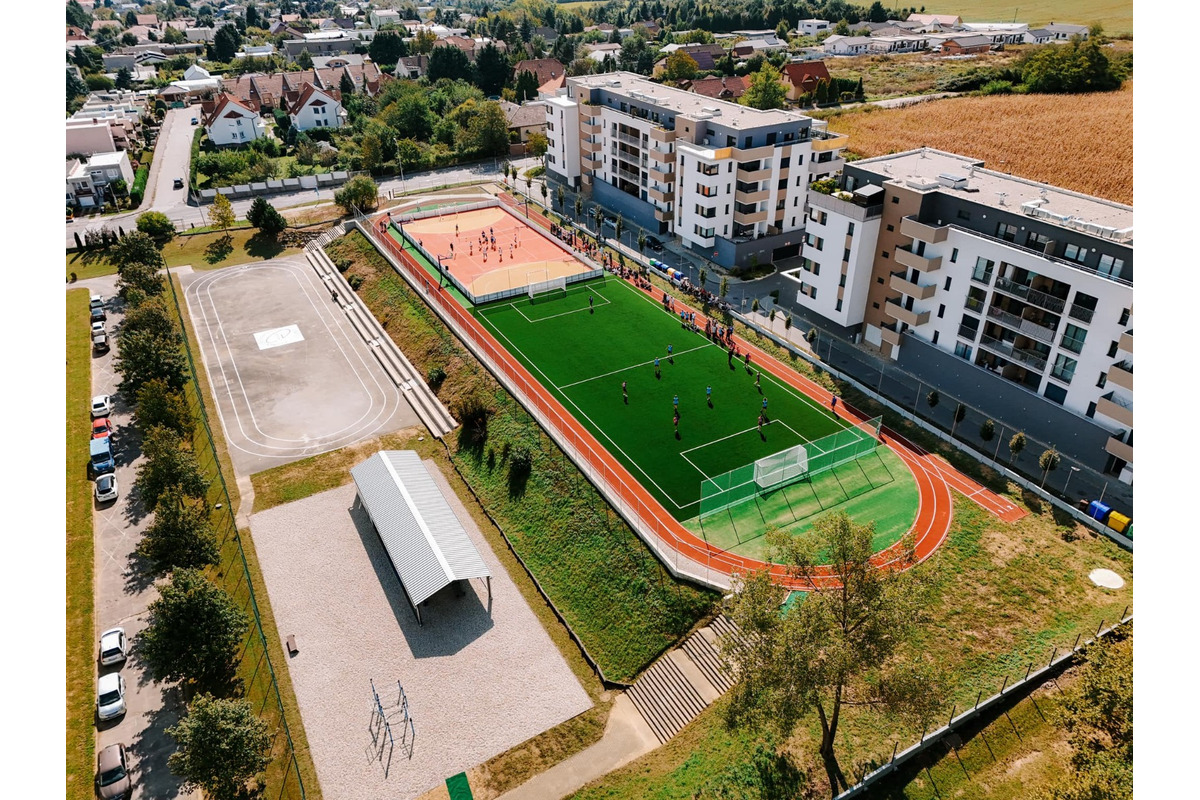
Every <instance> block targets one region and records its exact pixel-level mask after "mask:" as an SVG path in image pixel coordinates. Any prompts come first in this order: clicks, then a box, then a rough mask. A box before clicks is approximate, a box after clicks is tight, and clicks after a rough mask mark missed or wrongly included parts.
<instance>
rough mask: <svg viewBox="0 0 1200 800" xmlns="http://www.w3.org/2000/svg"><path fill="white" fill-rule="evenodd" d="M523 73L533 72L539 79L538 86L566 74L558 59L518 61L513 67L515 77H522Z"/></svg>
mask: <svg viewBox="0 0 1200 800" xmlns="http://www.w3.org/2000/svg"><path fill="white" fill-rule="evenodd" d="M522 72H532V73H533V74H534V77H536V78H537V82H538V86H541V85H542V84H544V83H546V82H547V81H549V80H550V79H551V78H556V77H558V76H559V75H562V74H564V73H565V72H566V68H565V67H563V65H562V62H561V61H559V60H558V59H557V58H531V59H526V60H525V61H518V62H517V65H516V66H515V67H513V75H514V76H517V75H520V74H521V73H522Z"/></svg>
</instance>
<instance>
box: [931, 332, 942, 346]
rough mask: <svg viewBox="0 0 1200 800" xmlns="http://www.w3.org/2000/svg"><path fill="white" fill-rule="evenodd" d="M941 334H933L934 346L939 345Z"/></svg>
mask: <svg viewBox="0 0 1200 800" xmlns="http://www.w3.org/2000/svg"><path fill="white" fill-rule="evenodd" d="M941 333H942V332H941V331H934V332H933V343H934V344H937V343H938V337H939V336H940V335H941Z"/></svg>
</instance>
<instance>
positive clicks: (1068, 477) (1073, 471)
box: [1063, 467, 1079, 501]
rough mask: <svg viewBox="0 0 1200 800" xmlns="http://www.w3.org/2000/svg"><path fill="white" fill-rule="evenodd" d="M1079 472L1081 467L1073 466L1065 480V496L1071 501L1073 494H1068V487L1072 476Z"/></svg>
mask: <svg viewBox="0 0 1200 800" xmlns="http://www.w3.org/2000/svg"><path fill="white" fill-rule="evenodd" d="M1076 472H1079V467H1071V471H1070V472H1068V473H1067V479H1066V481H1064V482H1063V497H1065V498H1067V500H1068V501H1070V499H1071V496H1070V495H1068V494H1067V487H1068V486H1070V485H1071V476H1072V475H1074V474H1075V473H1076Z"/></svg>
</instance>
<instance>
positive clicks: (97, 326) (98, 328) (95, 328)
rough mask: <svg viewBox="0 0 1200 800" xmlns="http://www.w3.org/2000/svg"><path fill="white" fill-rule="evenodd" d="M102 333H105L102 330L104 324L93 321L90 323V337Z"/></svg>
mask: <svg viewBox="0 0 1200 800" xmlns="http://www.w3.org/2000/svg"><path fill="white" fill-rule="evenodd" d="M104 332H105V330H104V323H103V322H96V321H94V320H93V322H92V336H95V335H96V334H97V333H104Z"/></svg>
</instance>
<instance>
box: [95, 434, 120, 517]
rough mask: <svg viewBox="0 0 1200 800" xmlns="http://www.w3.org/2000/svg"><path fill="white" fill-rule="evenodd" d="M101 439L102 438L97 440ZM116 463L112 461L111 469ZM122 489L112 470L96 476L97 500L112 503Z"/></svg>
mask: <svg viewBox="0 0 1200 800" xmlns="http://www.w3.org/2000/svg"><path fill="white" fill-rule="evenodd" d="M95 441H101V440H95ZM113 466H115V464H112V463H111V462H110V465H109V469H112V468H113ZM119 494H120V491H119V490H118V489H117V476H116V475H114V474H112V473H111V472H108V473H105V474H104V475H101V476H100V477H99V478H96V502H97V503H111V502H113V501H114V500H116V499H117V496H118V495H119Z"/></svg>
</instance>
